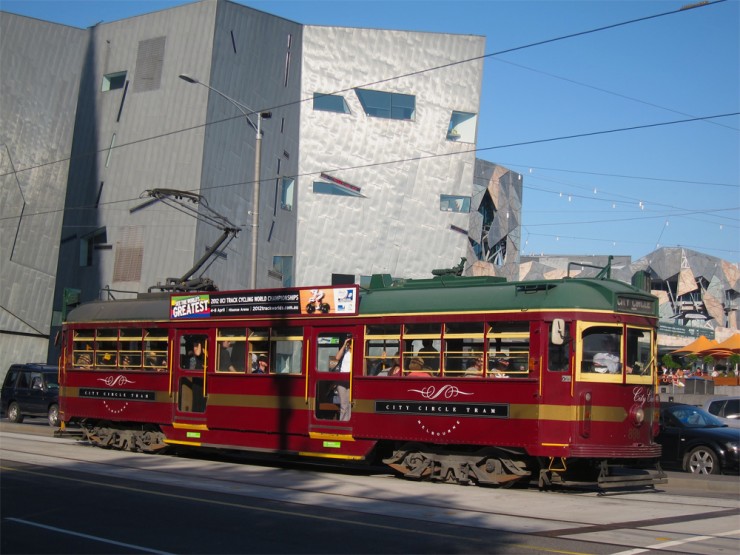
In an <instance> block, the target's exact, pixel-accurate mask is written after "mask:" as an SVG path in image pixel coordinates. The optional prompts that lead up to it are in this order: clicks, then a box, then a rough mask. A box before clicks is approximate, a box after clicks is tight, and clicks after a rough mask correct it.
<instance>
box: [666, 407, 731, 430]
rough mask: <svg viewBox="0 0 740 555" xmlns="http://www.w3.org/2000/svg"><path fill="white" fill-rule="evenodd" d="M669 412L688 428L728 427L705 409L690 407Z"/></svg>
mask: <svg viewBox="0 0 740 555" xmlns="http://www.w3.org/2000/svg"><path fill="white" fill-rule="evenodd" d="M668 412H669V413H670V414H671V415H672V416H673V418H675V419H676V420H677V421H678V422H679V423H680V424H681V425H682V426H684V427H686V428H722V427H725V426H727V424H725V423H724V422H722V421H721V420H720V419H719V418H717V417H716V416H714V415H712V414H709V413H708V412H707V411H705V410H704V409H700V408H697V407H692V406H690V405H681V406H675V407H669V408H668Z"/></svg>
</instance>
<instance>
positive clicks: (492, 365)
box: [487, 322, 529, 378]
mask: <svg viewBox="0 0 740 555" xmlns="http://www.w3.org/2000/svg"><path fill="white" fill-rule="evenodd" d="M487 375H488V376H489V377H494V378H522V377H526V376H528V375H529V322H491V325H490V328H489V330H488V374H487Z"/></svg>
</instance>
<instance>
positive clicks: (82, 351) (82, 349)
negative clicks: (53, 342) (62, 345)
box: [72, 330, 95, 368]
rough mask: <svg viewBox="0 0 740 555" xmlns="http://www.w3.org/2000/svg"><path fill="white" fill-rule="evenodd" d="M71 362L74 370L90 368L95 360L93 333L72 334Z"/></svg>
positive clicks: (83, 331)
mask: <svg viewBox="0 0 740 555" xmlns="http://www.w3.org/2000/svg"><path fill="white" fill-rule="evenodd" d="M72 345H73V346H72V361H73V364H74V367H75V368H92V367H93V362H94V360H95V358H94V357H95V351H94V349H95V332H94V331H93V330H79V331H75V332H74V340H73V343H72Z"/></svg>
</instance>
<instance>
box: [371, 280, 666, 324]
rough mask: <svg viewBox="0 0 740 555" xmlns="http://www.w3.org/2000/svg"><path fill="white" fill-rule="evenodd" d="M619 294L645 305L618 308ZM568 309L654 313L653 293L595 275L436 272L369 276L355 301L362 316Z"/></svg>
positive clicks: (655, 300) (656, 311)
mask: <svg viewBox="0 0 740 555" xmlns="http://www.w3.org/2000/svg"><path fill="white" fill-rule="evenodd" d="M618 298H623V299H634V300H637V301H644V302H645V304H643V305H642V306H641V308H640V309H639V310H635V309H631V310H630V309H624V306H623V307H622V308H623V309H622V310H619V308H618V305H617V299H618ZM629 306H634V305H629ZM568 309H570V310H579V309H580V310H602V311H621V312H632V313H639V314H642V315H646V316H654V317H657V316H658V303H657V299H656V298H655V297H654V296H653V295H650V294H649V293H646V292H645V291H643V290H641V289H638V288H637V287H634V286H632V285H629V284H627V283H624V282H621V281H616V280H612V279H596V278H563V279H558V280H540V281H523V282H507V281H506V280H505V279H504V278H496V277H490V276H481V277H457V276H441V277H435V278H432V279H417V280H407V281H401V282H398V283H391V280H390V277H389V276H387V277H386V278H385V279H382V278H381V277H380V276H373V280H372V281H371V284H370V288H369V289H367V290H365V291H364V292H363V295H362V301H361V303H360V313H361V314H363V315H370V314H394V313H401V314H404V313H445V312H447V313H449V312H492V311H517V310H519V311H527V310H568Z"/></svg>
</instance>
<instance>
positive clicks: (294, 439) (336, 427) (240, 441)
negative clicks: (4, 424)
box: [60, 272, 664, 488]
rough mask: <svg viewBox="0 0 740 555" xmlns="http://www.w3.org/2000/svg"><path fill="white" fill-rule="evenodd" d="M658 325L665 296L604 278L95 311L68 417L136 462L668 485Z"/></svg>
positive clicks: (74, 369)
mask: <svg viewBox="0 0 740 555" xmlns="http://www.w3.org/2000/svg"><path fill="white" fill-rule="evenodd" d="M602 274H603V272H602ZM606 275H607V276H608V273H607V274H606ZM657 322H658V309H657V301H656V298H655V297H653V296H652V295H650V294H648V293H646V292H645V291H643V290H641V289H640V288H637V287H635V286H632V285H629V284H626V283H622V282H619V281H614V280H611V279H609V278H608V277H605V276H602V275H599V276H597V277H593V278H563V279H558V280H542V281H528V282H506V280H504V279H502V278H494V277H458V276H454V275H440V276H437V277H434V278H432V279H419V280H405V281H393V280H392V279H391V278H390V276H387V275H375V276H373V277H372V279H371V283H370V286H369V288H367V289H361V288H360V287H358V286H356V285H349V286H331V287H310V288H302V287H300V288H289V289H279V290H258V291H209V292H195V293H186V292H182V293H150V294H144V295H140V298H138V299H131V300H120V301H100V302H92V303H88V304H83V305H81V306H79V307H77V308H76V309H74V310H73V311H72V312H70V314H69V317H68V319H67V321H66V322H65V324H64V327H63V331H62V352H61V356H60V385H61V389H60V391H61V393H60V405H61V411H60V412H61V414H60V416H61V418H62V420H63V422H64V424H63V425H68V424H70V423H76V424H79V425H80V426H81V427H82V429H83V430H84V433H85V435H86V437H87V438H88V440H89V441H91V442H92V443H94V444H96V445H100V446H103V447H109V448H119V449H129V450H134V451H145V452H156V451H161V450H164V449H165V448H166V447H168V446H190V447H191V448H196V449H197V448H209V449H213V448H217V449H219V448H222V449H230V450H234V449H238V450H244V451H251V452H261V453H269V454H274V455H279V456H289V457H306V458H312V459H317V458H318V459H325V460H326V459H330V460H332V461H333V462H336V461H365V462H378V461H382V462H384V463H385V464H387V465H389V466H390V467H392V468H394V469H395V470H397V471H398V472H399V473H401V474H402V475H404V476H405V477H407V478H411V479H419V480H421V479H431V480H439V481H445V482H457V483H462V484H468V483H477V484H487V485H498V486H508V485H511V484H514V483H516V482H526V483H529V482H530V481H532V480H536V481H537V482H538V484H539V485H540V487H548V486H551V485H571V484H584V483H590V484H596V485H598V486H599V487H602V488H607V487H623V486H626V485H634V486H644V485H653V484H656V483H660V482H663V481H664V475H663V474H662V472H661V471H660V468H659V466H657V460H658V458H659V455H660V446H659V445H657V444H656V443H655V441H654V437H655V435H656V434H657V431H658V411H657V403H658V398H657V394H656V391H657V389H656V386H657V384H656V351H657V345H656V327H657Z"/></svg>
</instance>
